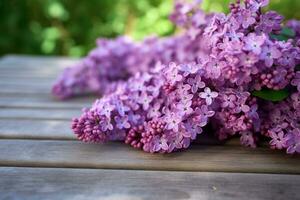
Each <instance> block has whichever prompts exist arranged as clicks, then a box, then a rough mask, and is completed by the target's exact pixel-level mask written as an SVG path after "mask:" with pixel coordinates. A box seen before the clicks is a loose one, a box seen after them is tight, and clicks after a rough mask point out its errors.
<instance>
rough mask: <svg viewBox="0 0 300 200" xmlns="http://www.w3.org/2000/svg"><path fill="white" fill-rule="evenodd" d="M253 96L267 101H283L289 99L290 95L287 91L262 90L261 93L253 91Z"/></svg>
mask: <svg viewBox="0 0 300 200" xmlns="http://www.w3.org/2000/svg"><path fill="white" fill-rule="evenodd" d="M252 95H253V96H256V97H259V98H261V99H264V100H267V101H282V100H284V99H285V98H287V97H288V96H289V95H290V94H289V92H288V90H286V89H283V90H270V89H262V90H260V91H253V92H252Z"/></svg>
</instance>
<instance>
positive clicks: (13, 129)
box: [0, 56, 300, 200]
mask: <svg viewBox="0 0 300 200" xmlns="http://www.w3.org/2000/svg"><path fill="white" fill-rule="evenodd" d="M76 61H77V60H76V59H69V58H60V57H32V56H5V57H4V58H2V59H0V152H1V153H0V200H2V199H5V200H11V199H18V200H19V199H22V200H23V199H25V200H26V199H30V200H31V199H33V200H35V199H38V200H40V199H46V200H48V199H49V200H50V199H51V200H52V199H54V200H56V199H59V200H61V199H63V200H64V199H67V200H69V199H70V200H71V199H72V200H73V199H74V200H78V199H84V200H89V199H92V200H94V199H97V200H98V199H104V200H119V199H120V200H121V199H125V200H126V199H127V200H140V199H146V200H147V199H155V200H156V199H161V200H164V199H167V200H169V199H211V200H215V199H216V200H219V199H220V200H223V199H224V200H227V199H238V200H243V199H251V200H252V199H254V200H255V199H267V200H268V199H271V200H273V199H275V200H277V199H278V200H281V199H288V200H294V199H299V191H300V175H299V174H300V159H299V158H300V156H299V155H298V156H290V155H286V154H285V153H284V152H280V151H274V150H271V149H269V148H266V147H265V146H262V147H258V148H257V149H248V148H244V147H241V146H240V145H239V141H238V140H237V139H234V140H231V141H229V142H227V143H226V144H224V145H219V144H220V142H217V141H216V140H215V138H213V137H208V136H207V135H205V134H204V135H201V136H200V137H199V139H198V140H197V141H196V142H195V143H194V144H193V145H192V147H191V148H190V149H188V150H187V151H183V152H176V153H173V154H168V155H163V154H148V153H144V152H142V151H138V150H135V149H133V148H131V147H129V146H127V145H125V144H122V143H120V142H110V143H108V144H84V143H82V142H80V141H77V140H76V138H75V136H74V135H73V134H72V131H71V130H70V128H69V127H70V119H71V118H72V117H74V116H78V115H79V114H80V112H81V109H82V108H83V107H89V106H90V105H91V104H92V102H93V101H94V100H95V98H96V97H95V96H93V97H80V98H75V99H72V100H69V101H64V102H62V101H57V100H55V99H54V98H53V97H52V96H51V95H50V94H49V92H50V89H51V85H52V83H53V81H54V80H55V79H56V77H57V75H58V74H59V73H60V72H61V71H62V70H63V68H64V67H66V66H68V65H71V64H72V63H74V62H76ZM75 168H76V169H75ZM287 174H289V175H287Z"/></svg>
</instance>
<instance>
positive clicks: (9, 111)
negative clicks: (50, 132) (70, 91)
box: [0, 108, 81, 123]
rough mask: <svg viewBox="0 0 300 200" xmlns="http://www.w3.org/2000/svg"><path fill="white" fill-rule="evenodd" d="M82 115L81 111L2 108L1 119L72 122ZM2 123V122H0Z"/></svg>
mask: <svg viewBox="0 0 300 200" xmlns="http://www.w3.org/2000/svg"><path fill="white" fill-rule="evenodd" d="M80 114H81V110H80V109H66V110H64V111H63V112H62V110H61V109H58V108H52V109H41V108H37V109H32V108H1V109H0V120H1V119H12V120H13V119H36V120H47V119H49V120H65V121H70V120H71V119H72V118H73V117H76V116H79V115H80ZM0 123H1V122H0Z"/></svg>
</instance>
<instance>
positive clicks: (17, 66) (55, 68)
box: [0, 56, 78, 80]
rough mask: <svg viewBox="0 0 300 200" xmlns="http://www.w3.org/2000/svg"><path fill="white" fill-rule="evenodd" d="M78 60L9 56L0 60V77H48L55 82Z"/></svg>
mask: <svg viewBox="0 0 300 200" xmlns="http://www.w3.org/2000/svg"><path fill="white" fill-rule="evenodd" d="M77 61H78V60H77V59H70V58H63V57H31V56H7V57H4V58H3V59H1V60H0V74H1V76H0V77H6V78H9V77H10V78H23V77H25V78H26V77H28V78H30V77H40V78H42V77H48V78H50V77H51V78H52V79H53V80H54V79H55V78H56V77H57V76H58V75H59V74H60V73H61V72H62V71H63V69H64V68H65V67H67V66H72V64H74V63H75V62H77Z"/></svg>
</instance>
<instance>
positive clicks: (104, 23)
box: [0, 0, 300, 56]
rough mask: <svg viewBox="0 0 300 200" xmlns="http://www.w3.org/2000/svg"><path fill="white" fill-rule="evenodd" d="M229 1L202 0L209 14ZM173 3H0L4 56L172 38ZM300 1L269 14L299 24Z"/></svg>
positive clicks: (278, 2)
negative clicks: (103, 41) (126, 39)
mask: <svg viewBox="0 0 300 200" xmlns="http://www.w3.org/2000/svg"><path fill="white" fill-rule="evenodd" d="M229 2H230V1H229V0H204V3H203V5H202V6H203V8H204V9H205V10H206V11H216V12H224V11H227V5H228V3H229ZM172 4H173V1H172V0H88V1H75V0H0V55H3V54H8V53H22V54H43V55H68V56H82V55H84V54H86V53H87V52H88V50H90V49H91V48H92V47H94V46H95V39H96V38H98V37H108V38H112V37H116V36H117V35H121V34H127V35H130V36H132V37H133V38H135V39H142V38H143V37H145V36H147V35H151V34H156V35H159V36H166V35H170V34H172V33H174V31H175V29H174V26H173V25H172V24H171V23H170V22H169V20H168V15H169V13H170V12H171V10H172ZM299 8H300V1H298V0H271V6H270V9H274V10H277V11H279V12H280V13H282V14H283V15H284V16H285V17H286V18H287V19H288V18H297V19H300V13H299V12H298V10H299Z"/></svg>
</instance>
